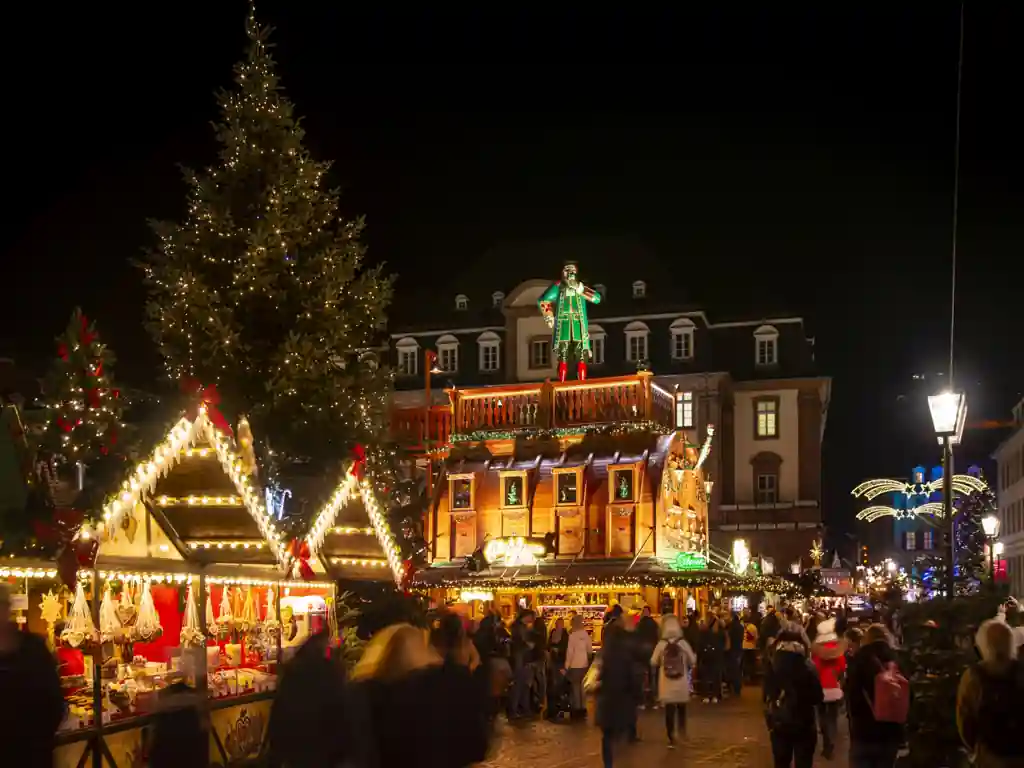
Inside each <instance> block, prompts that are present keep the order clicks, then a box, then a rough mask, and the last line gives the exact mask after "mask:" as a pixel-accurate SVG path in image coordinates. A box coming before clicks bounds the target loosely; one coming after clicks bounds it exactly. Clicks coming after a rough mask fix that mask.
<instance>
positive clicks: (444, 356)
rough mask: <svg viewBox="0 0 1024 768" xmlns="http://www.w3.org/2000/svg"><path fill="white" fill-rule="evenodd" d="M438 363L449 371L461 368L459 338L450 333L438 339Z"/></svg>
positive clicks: (443, 369)
mask: <svg viewBox="0 0 1024 768" xmlns="http://www.w3.org/2000/svg"><path fill="white" fill-rule="evenodd" d="M437 364H438V366H440V368H441V370H442V371H446V372H448V373H452V372H454V371H457V370H459V340H458V339H457V338H455V337H454V336H452V335H451V334H450V333H446V334H445V335H444V336H442V337H441V338H439V339H438V340H437Z"/></svg>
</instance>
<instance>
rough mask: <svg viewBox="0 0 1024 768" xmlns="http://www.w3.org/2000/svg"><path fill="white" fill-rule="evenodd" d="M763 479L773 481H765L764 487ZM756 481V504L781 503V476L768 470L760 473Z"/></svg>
mask: <svg viewBox="0 0 1024 768" xmlns="http://www.w3.org/2000/svg"><path fill="white" fill-rule="evenodd" d="M762 479H764V480H769V479H770V480H771V482H770V483H768V482H766V483H764V484H763V485H764V487H762V483H761V480H762ZM756 482H757V487H756V488H754V494H755V495H754V499H755V503H756V504H758V505H761V504H778V503H779V476H778V475H777V474H776V473H774V472H766V473H764V474H761V475H758V476H757V481H756ZM769 486H770V487H769Z"/></svg>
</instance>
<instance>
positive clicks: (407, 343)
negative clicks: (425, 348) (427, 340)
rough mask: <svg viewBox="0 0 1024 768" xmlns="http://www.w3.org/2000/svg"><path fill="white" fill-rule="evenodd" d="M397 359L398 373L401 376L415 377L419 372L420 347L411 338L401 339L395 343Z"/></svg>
mask: <svg viewBox="0 0 1024 768" xmlns="http://www.w3.org/2000/svg"><path fill="white" fill-rule="evenodd" d="M395 353H396V355H395V356H396V359H397V369H396V373H397V375H399V376H415V375H416V374H417V373H418V372H419V365H420V345H419V342H418V341H416V339H414V338H412V337H411V336H406V337H405V338H402V339H399V340H398V341H397V342H396V343H395Z"/></svg>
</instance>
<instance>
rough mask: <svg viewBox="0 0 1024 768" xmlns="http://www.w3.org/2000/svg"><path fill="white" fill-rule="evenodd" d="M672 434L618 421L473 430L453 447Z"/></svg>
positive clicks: (455, 438)
mask: <svg viewBox="0 0 1024 768" xmlns="http://www.w3.org/2000/svg"><path fill="white" fill-rule="evenodd" d="M674 431H675V430H673V429H671V428H669V427H666V426H664V425H663V424H658V423H657V422H654V421H617V422H614V423H611V424H596V425H589V426H584V425H581V426H578V427H554V428H550V429H548V428H544V427H518V428H516V429H476V430H473V431H472V432H456V433H453V434H452V436H451V438H450V439H451V442H452V443H478V442H481V441H483V440H517V439H519V438H526V439H529V440H551V439H557V438H560V437H571V436H574V435H585V436H592V435H601V436H613V437H614V436H621V435H637V434H653V435H670V434H672V433H673V432H674Z"/></svg>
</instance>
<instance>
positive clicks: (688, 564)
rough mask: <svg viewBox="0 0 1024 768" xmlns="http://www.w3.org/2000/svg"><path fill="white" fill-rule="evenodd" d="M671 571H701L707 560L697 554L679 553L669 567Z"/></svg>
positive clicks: (706, 564) (706, 565) (705, 566)
mask: <svg viewBox="0 0 1024 768" xmlns="http://www.w3.org/2000/svg"><path fill="white" fill-rule="evenodd" d="M669 567H670V568H672V570H673V571H703V570H705V569H706V568H707V567H708V560H707V558H706V557H704V555H702V554H700V553H699V552H680V553H679V554H678V555H676V559H675V560H673V561H672V562H671V564H670V566H669Z"/></svg>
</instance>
